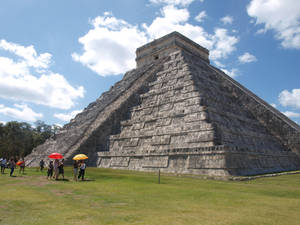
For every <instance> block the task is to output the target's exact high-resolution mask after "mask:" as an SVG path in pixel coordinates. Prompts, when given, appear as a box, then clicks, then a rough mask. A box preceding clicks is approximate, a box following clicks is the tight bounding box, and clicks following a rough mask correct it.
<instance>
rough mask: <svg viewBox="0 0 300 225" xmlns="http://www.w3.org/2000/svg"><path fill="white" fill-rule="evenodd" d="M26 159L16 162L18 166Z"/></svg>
mask: <svg viewBox="0 0 300 225" xmlns="http://www.w3.org/2000/svg"><path fill="white" fill-rule="evenodd" d="M23 162H24V161H19V162H17V163H16V165H17V166H20V165H21V164H22V163H23Z"/></svg>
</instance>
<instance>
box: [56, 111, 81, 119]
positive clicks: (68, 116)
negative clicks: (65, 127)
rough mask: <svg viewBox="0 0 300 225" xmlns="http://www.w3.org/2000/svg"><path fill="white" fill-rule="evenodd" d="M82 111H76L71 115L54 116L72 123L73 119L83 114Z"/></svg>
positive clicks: (60, 114) (58, 114)
mask: <svg viewBox="0 0 300 225" xmlns="http://www.w3.org/2000/svg"><path fill="white" fill-rule="evenodd" d="M81 112H82V110H75V111H72V112H70V113H66V114H64V113H57V114H54V117H56V118H58V119H60V120H62V121H70V120H71V119H73V118H74V117H75V116H76V115H77V114H78V113H81Z"/></svg>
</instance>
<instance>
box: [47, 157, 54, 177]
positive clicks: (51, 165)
mask: <svg viewBox="0 0 300 225" xmlns="http://www.w3.org/2000/svg"><path fill="white" fill-rule="evenodd" d="M52 176H53V162H52V161H50V163H49V165H48V171H47V179H49V178H50V179H51V177H52Z"/></svg>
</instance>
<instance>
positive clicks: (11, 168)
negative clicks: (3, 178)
mask: <svg viewBox="0 0 300 225" xmlns="http://www.w3.org/2000/svg"><path fill="white" fill-rule="evenodd" d="M9 168H10V174H9V176H11V177H12V176H13V173H14V170H15V168H16V163H15V160H14V159H13V158H11V159H10V161H9Z"/></svg>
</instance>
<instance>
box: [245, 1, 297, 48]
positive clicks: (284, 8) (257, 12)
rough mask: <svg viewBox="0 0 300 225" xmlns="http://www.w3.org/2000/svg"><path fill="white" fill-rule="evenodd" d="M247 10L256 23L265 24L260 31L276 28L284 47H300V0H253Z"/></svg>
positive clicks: (276, 36)
mask: <svg viewBox="0 0 300 225" xmlns="http://www.w3.org/2000/svg"><path fill="white" fill-rule="evenodd" d="M247 12H248V15H249V16H251V17H253V18H255V20H256V24H263V25H264V28H263V29H260V30H259V31H258V32H259V33H263V32H265V31H267V30H274V31H275V38H276V39H278V40H281V45H282V46H283V47H285V48H296V49H300V1H299V0H252V1H251V2H250V4H249V5H248V7H247Z"/></svg>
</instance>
